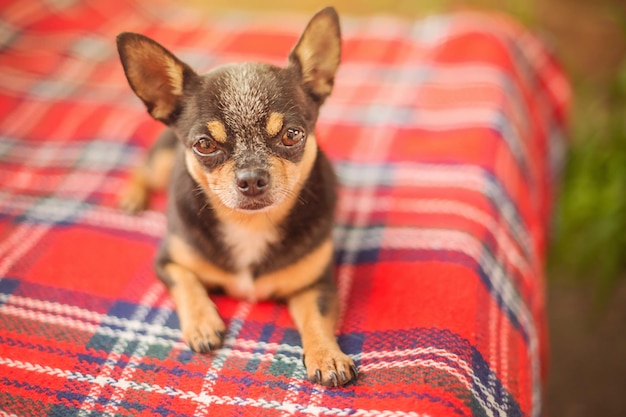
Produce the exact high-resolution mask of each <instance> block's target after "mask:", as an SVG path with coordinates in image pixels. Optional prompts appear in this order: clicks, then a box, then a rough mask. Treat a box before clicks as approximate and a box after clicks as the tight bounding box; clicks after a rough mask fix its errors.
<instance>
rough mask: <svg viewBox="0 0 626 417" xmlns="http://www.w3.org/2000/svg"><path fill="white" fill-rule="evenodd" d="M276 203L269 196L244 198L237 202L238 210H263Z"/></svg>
mask: <svg viewBox="0 0 626 417" xmlns="http://www.w3.org/2000/svg"><path fill="white" fill-rule="evenodd" d="M273 204H274V203H273V202H272V201H271V200H270V199H268V198H249V197H248V198H243V199H241V200H240V201H239V203H238V204H237V209H238V210H243V211H261V210H264V209H268V208H270V207H271V206H272V205H273Z"/></svg>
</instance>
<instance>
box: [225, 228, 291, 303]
mask: <svg viewBox="0 0 626 417" xmlns="http://www.w3.org/2000/svg"><path fill="white" fill-rule="evenodd" d="M268 226H269V225H268ZM222 233H223V234H224V240H225V242H226V244H227V245H228V247H229V248H230V252H231V257H232V259H233V262H234V264H235V268H236V269H237V274H236V277H235V279H234V280H233V282H232V283H231V284H230V285H228V287H227V288H226V292H227V293H229V294H230V295H232V296H234V297H237V298H244V299H248V300H253V299H254V298H255V296H254V282H253V278H252V273H251V270H250V268H251V267H252V266H253V265H254V264H256V263H258V262H260V261H261V260H263V257H264V256H266V254H267V248H268V246H269V245H270V244H272V243H275V242H276V241H278V238H279V235H278V232H277V231H276V229H275V228H274V227H267V228H251V227H247V225H246V224H242V223H234V222H229V223H224V224H223V225H222Z"/></svg>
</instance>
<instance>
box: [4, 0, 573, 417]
mask: <svg viewBox="0 0 626 417" xmlns="http://www.w3.org/2000/svg"><path fill="white" fill-rule="evenodd" d="M308 17H309V16H291V15H290V16H280V15H273V16H265V17H259V16H256V17H254V16H249V15H240V14H230V15H224V16H219V17H217V16H209V17H201V16H197V15H196V14H195V13H194V12H192V11H189V10H185V9H184V8H181V7H172V6H171V5H168V4H165V3H158V2H154V1H144V0H136V1H133V0H106V1H96V0H91V1H81V2H74V1H61V0H50V1H46V2H26V1H14V2H10V1H7V0H3V1H2V2H1V5H0V49H1V51H2V52H1V54H0V114H1V115H2V116H0V117H1V120H0V277H1V280H0V415H2V416H14V415H16V416H44V415H45V416H69V415H79V416H96V415H109V416H112V415H116V416H118V415H119V416H192V415H211V416H222V415H224V416H243V415H259V416H260V415H262V416H287V415H329V416H346V415H355V416H377V415H383V416H467V415H476V416H538V415H540V414H541V404H542V381H543V377H544V372H545V368H546V362H545V350H546V337H545V323H544V321H545V311H544V308H545V305H544V303H545V299H544V298H545V297H544V273H543V267H544V261H545V252H546V229H547V228H548V227H547V226H548V221H549V214H550V209H551V200H552V194H553V186H554V185H553V184H554V182H555V178H556V174H557V173H558V168H559V163H560V161H561V158H562V155H563V152H562V150H563V147H564V141H563V126H564V114H565V113H566V110H567V105H568V100H569V89H568V84H567V81H566V80H565V79H564V77H563V74H562V73H561V71H560V69H559V67H558V65H557V64H556V63H555V62H554V60H553V58H552V56H551V55H550V54H549V53H548V52H547V51H546V50H545V48H544V47H543V46H542V44H541V43H540V42H539V41H538V40H537V39H536V38H535V37H533V36H532V35H531V34H529V33H527V32H526V31H524V30H523V29H522V28H520V27H518V26H517V25H516V24H515V23H513V22H511V21H509V20H507V19H506V18H504V17H502V16H491V15H478V14H461V15H455V16H436V17H432V18H428V19H425V20H423V21H421V22H409V21H404V20H399V19H392V18H378V17H376V18H375V17H372V18H366V19H365V18H364V19H350V18H345V17H344V18H343V20H342V25H343V32H344V59H343V64H342V66H341V69H340V72H339V75H338V78H337V80H336V89H335V92H334V94H333V96H332V97H331V99H330V100H329V102H328V103H327V104H326V106H325V107H324V108H323V111H322V114H321V117H320V122H319V129H318V135H317V136H318V139H319V141H320V143H321V146H322V147H323V148H324V149H325V150H326V151H327V153H328V154H329V156H330V157H331V158H332V159H333V161H334V162H335V163H336V167H337V171H338V174H339V176H340V179H341V183H342V186H341V190H340V192H341V202H340V206H339V209H338V215H337V226H336V229H335V235H334V238H335V241H336V261H337V267H336V276H337V280H338V285H339V291H340V299H341V304H342V309H343V310H342V311H343V314H342V317H341V322H340V328H339V331H338V338H339V341H340V345H341V346H342V348H343V349H344V350H345V351H346V352H347V353H348V354H350V355H351V356H352V357H353V358H354V359H355V361H356V362H357V363H358V365H359V366H360V370H361V373H362V376H361V378H360V379H359V381H358V383H356V384H353V385H350V386H348V387H345V388H342V389H326V388H323V387H320V386H316V385H313V384H311V383H309V382H308V381H306V380H305V370H304V368H303V366H302V364H301V363H300V356H301V345H300V337H299V335H298V334H297V332H296V330H295V329H294V326H293V323H292V322H291V320H290V318H289V315H288V313H287V311H286V308H285V306H284V305H281V304H275V303H259V304H250V303H247V302H241V301H237V300H233V299H230V298H227V297H216V303H217V305H218V308H219V311H220V313H221V314H222V315H223V317H224V319H225V321H226V322H227V325H228V333H227V335H226V339H225V344H224V347H223V348H222V349H220V350H218V351H217V352H216V353H215V354H213V355H200V354H194V353H192V352H191V351H190V350H189V349H188V348H187V347H186V346H185V345H184V344H183V343H182V342H181V338H180V337H181V335H180V331H179V324H178V321H177V317H176V314H175V312H174V306H173V303H172V301H171V299H170V298H169V296H168V294H167V291H166V290H165V288H164V287H163V286H162V285H161V284H160V283H158V282H157V280H156V278H155V275H154V272H153V270H152V260H153V257H154V254H155V249H156V244H157V242H158V240H159V238H160V237H161V236H162V235H163V232H164V228H165V224H164V223H165V221H164V215H163V207H164V201H165V198H166V197H165V196H163V195H161V196H157V197H156V198H155V199H154V201H153V202H152V206H151V207H152V209H151V210H149V211H147V212H145V213H143V214H141V215H139V216H129V215H127V214H125V213H123V212H120V211H119V210H118V209H117V208H116V195H117V193H118V190H120V188H121V187H122V186H123V184H124V182H125V181H126V179H127V178H128V175H129V172H130V170H131V167H132V166H134V165H135V164H137V163H138V162H139V161H140V160H141V158H142V157H143V155H145V152H146V148H147V147H148V145H149V143H150V142H151V141H152V140H153V139H154V138H155V137H156V135H157V134H158V133H159V132H160V130H161V129H162V127H161V126H160V125H159V124H158V123H156V122H154V121H152V120H151V119H150V118H149V117H148V115H147V114H146V113H145V111H144V109H143V108H142V105H141V104H140V102H139V100H138V99H137V98H136V97H135V96H134V95H133V94H132V93H131V91H130V89H129V87H128V86H127V84H126V81H125V79H124V76H123V73H122V69H121V65H120V64H119V62H118V59H117V56H116V52H115V50H114V37H115V35H116V34H117V33H118V32H121V31H124V30H131V31H137V32H141V33H144V34H146V35H148V36H151V37H154V38H155V39H157V40H159V41H161V42H162V43H163V44H164V45H166V46H167V47H168V48H170V49H171V50H173V51H175V52H176V53H177V54H178V55H179V56H180V57H181V58H182V59H184V60H185V61H187V62H189V63H190V64H191V65H192V66H193V67H195V68H198V69H208V68H211V67H213V66H215V65H218V64H220V63H224V62H230V61H241V60H263V61H269V62H273V63H277V64H282V63H283V62H285V59H286V55H287V53H288V51H289V50H290V48H291V47H292V45H293V44H294V43H295V40H296V39H297V36H298V35H299V34H300V31H301V30H302V29H303V28H304V25H305V24H306V22H307V19H308Z"/></svg>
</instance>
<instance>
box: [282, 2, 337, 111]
mask: <svg viewBox="0 0 626 417" xmlns="http://www.w3.org/2000/svg"><path fill="white" fill-rule="evenodd" d="M340 61H341V30H340V29H339V17H338V16H337V12H336V11H335V9H334V8H332V7H327V8H325V9H322V10H320V11H319V12H318V13H317V14H316V15H315V16H313V18H312V19H311V21H310V22H309V24H308V25H307V27H306V29H305V30H304V32H303V33H302V36H300V40H299V41H298V43H297V44H296V46H295V47H294V48H293V51H291V54H290V55H289V66H290V67H296V68H297V69H298V70H299V71H300V74H301V76H302V83H303V84H304V86H305V88H306V90H307V91H308V92H309V94H311V96H312V97H313V98H314V99H315V100H316V101H318V102H319V103H320V104H321V103H323V102H324V100H325V99H326V97H328V95H330V93H331V91H332V90H333V84H334V81H335V73H336V72H337V68H338V67H339V62H340Z"/></svg>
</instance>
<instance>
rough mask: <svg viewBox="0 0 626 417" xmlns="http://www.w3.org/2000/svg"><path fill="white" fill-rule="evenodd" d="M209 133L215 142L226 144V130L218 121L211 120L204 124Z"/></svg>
mask: <svg viewBox="0 0 626 417" xmlns="http://www.w3.org/2000/svg"><path fill="white" fill-rule="evenodd" d="M206 127H207V129H209V133H210V134H211V136H212V137H213V139H215V140H216V141H218V142H220V143H224V142H226V128H225V127H224V124H222V122H220V121H219V120H211V121H210V122H208V123H207V124H206Z"/></svg>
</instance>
